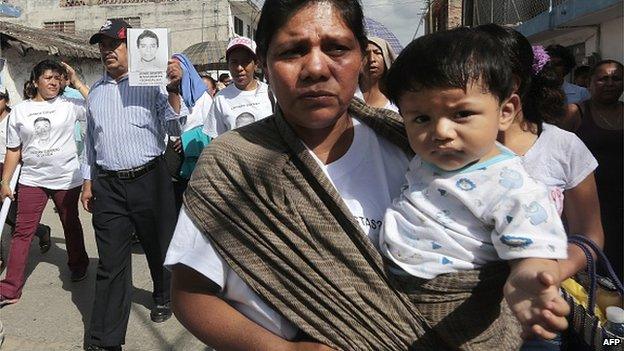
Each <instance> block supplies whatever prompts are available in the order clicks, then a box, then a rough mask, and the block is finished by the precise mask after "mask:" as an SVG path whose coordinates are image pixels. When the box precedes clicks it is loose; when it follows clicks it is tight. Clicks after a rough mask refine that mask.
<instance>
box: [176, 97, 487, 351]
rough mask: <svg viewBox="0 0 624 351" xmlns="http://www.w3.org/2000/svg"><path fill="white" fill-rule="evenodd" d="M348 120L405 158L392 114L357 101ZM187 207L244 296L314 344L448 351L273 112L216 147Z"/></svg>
mask: <svg viewBox="0 0 624 351" xmlns="http://www.w3.org/2000/svg"><path fill="white" fill-rule="evenodd" d="M349 113H350V114H351V115H352V116H354V117H356V118H358V119H360V121H362V122H364V123H366V124H367V125H368V126H370V127H371V128H372V129H373V130H374V131H375V132H376V133H377V134H378V135H381V136H383V137H385V138H387V139H388V140H390V141H392V142H394V143H395V144H397V145H399V146H400V147H402V148H403V149H404V150H405V151H406V152H411V151H409V147H408V143H407V138H406V136H405V132H404V131H403V125H402V122H401V121H400V117H399V116H398V115H397V114H395V113H394V112H391V111H387V110H380V109H374V108H370V107H368V106H366V105H365V104H363V103H362V102H361V101H359V100H357V99H354V100H353V101H352V103H351V105H350V108H349ZM184 203H185V206H186V209H187V211H188V214H189V216H190V217H191V219H192V220H193V222H194V223H195V225H196V226H197V227H198V228H199V229H200V230H201V231H202V232H203V233H205V234H206V235H208V237H209V238H210V240H211V241H212V242H213V244H214V246H215V249H216V250H217V251H218V252H219V254H220V255H221V256H222V257H223V259H224V260H225V261H226V262H227V264H228V265H229V266H230V267H231V268H232V269H233V270H234V271H235V272H236V273H237V274H238V275H239V276H240V277H241V278H242V279H243V280H244V281H245V282H246V283H247V284H248V285H249V286H250V288H251V289H253V290H254V292H256V293H257V294H258V295H259V296H260V298H262V299H263V300H264V301H265V302H267V303H268V304H269V305H270V306H271V307H272V308H274V309H275V310H276V311H278V312H279V313H280V314H281V315H282V316H284V317H285V318H287V319H288V320H289V321H291V322H292V323H294V324H295V325H296V326H297V327H299V328H300V329H302V330H303V331H304V332H305V333H307V334H308V335H310V336H311V337H313V338H315V339H316V340H318V341H319V342H321V343H323V344H326V345H328V346H331V347H334V348H337V349H342V350H389V351H394V350H397V351H398V350H408V349H419V350H422V349H427V350H442V349H446V348H449V347H450V346H449V345H448V344H446V342H445V341H444V340H442V339H440V337H439V336H438V333H437V332H434V331H433V330H432V329H431V328H429V327H428V324H427V322H426V320H425V319H424V318H423V314H421V313H420V312H419V311H418V307H416V305H415V304H413V303H412V302H411V301H410V297H409V296H408V294H406V293H404V292H401V291H399V289H396V288H395V287H393V285H392V284H393V283H392V282H391V279H390V276H389V275H388V273H387V272H386V271H385V270H384V265H383V259H382V257H381V255H380V254H379V252H378V251H377V250H376V249H375V247H374V246H373V245H372V243H371V242H370V241H369V239H368V237H367V236H366V235H365V234H364V232H363V231H362V230H361V229H360V226H359V225H358V224H357V223H356V222H355V220H354V218H353V216H352V215H351V213H350V212H349V209H348V208H347V207H346V205H345V204H344V202H343V201H342V199H341V197H340V195H339V194H338V192H337V191H336V189H335V188H334V187H333V185H332V184H331V182H330V180H329V179H328V178H327V177H326V176H325V174H324V173H323V171H322V170H321V169H320V167H319V166H318V164H317V163H316V162H315V161H314V159H313V158H312V156H311V155H310V154H309V152H308V151H307V149H306V148H305V146H304V145H303V144H302V142H301V141H300V140H299V138H298V137H297V136H296V135H295V133H294V132H293V130H292V129H291V127H290V126H289V125H288V124H287V123H286V121H285V120H284V118H283V117H282V115H281V114H280V112H279V109H278V111H277V113H276V114H275V115H273V116H271V117H268V118H265V119H263V120H262V121H260V122H258V123H254V124H252V125H249V126H246V127H243V128H239V129H236V130H234V131H232V132H229V133H226V134H224V135H222V136H220V137H219V138H217V139H215V140H214V142H213V143H212V144H210V145H209V146H208V147H207V148H206V149H205V150H204V152H203V153H202V155H201V157H200V159H199V162H198V163H197V167H196V168H195V172H194V173H193V176H192V177H191V180H190V183H189V186H188V188H187V191H186V193H185V195H184ZM473 317H475V318H476V317H477V316H473ZM466 327H467V328H469V325H467V326H466Z"/></svg>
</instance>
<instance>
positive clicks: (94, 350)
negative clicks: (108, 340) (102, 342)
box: [85, 345, 121, 351]
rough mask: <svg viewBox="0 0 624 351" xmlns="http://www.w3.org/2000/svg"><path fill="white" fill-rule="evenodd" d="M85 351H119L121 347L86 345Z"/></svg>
mask: <svg viewBox="0 0 624 351" xmlns="http://www.w3.org/2000/svg"><path fill="white" fill-rule="evenodd" d="M85 351H121V346H106V347H103V346H97V345H87V346H85Z"/></svg>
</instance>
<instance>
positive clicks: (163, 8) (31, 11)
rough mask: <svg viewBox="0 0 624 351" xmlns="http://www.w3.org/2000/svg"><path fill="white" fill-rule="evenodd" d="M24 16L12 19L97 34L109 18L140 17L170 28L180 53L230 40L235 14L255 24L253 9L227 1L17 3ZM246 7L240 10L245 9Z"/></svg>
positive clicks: (149, 24) (173, 47) (31, 0)
mask: <svg viewBox="0 0 624 351" xmlns="http://www.w3.org/2000/svg"><path fill="white" fill-rule="evenodd" d="M234 3H236V1H234ZM13 4H15V5H16V6H18V7H20V8H21V9H22V16H21V17H20V18H17V19H10V21H11V22H15V23H20V24H23V25H27V26H30V27H35V28H43V26H44V25H43V23H44V22H56V21H75V23H76V31H77V32H82V33H94V32H96V31H97V30H98V29H99V28H100V26H101V25H102V24H103V23H104V22H105V21H106V19H108V18H125V17H140V18H141V27H144V28H150V27H152V28H156V27H159V28H169V30H170V49H171V50H172V51H173V52H181V51H182V50H184V49H186V48H187V47H189V46H190V45H193V44H196V43H199V42H201V41H202V18H203V39H204V41H208V40H227V39H229V38H231V37H232V36H233V33H234V24H233V17H232V16H233V14H236V15H238V16H239V17H241V19H243V22H244V26H245V28H246V26H247V25H248V24H252V21H251V17H250V16H249V13H250V12H251V11H250V10H240V9H238V8H232V9H231V8H230V2H229V1H228V0H203V1H202V0H181V1H172V2H167V1H163V2H145V3H138V4H133V3H128V4H114V5H94V6H74V7H60V6H59V0H14V1H13ZM243 5H244V4H241V5H239V6H238V7H240V8H243V9H244V8H246V6H243Z"/></svg>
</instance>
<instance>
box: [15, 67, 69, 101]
mask: <svg viewBox="0 0 624 351" xmlns="http://www.w3.org/2000/svg"><path fill="white" fill-rule="evenodd" d="M48 70H50V71H52V72H57V73H58V74H60V75H67V71H65V67H63V66H62V65H61V64H60V62H58V61H54V60H43V61H41V62H39V63H38V64H36V65H35V67H33V69H32V71H30V79H29V80H28V82H26V83H24V97H28V98H29V99H32V98H34V97H35V96H37V87H36V86H35V82H36V81H37V80H39V77H41V76H42V75H43V74H44V73H45V71H48ZM59 94H60V92H59Z"/></svg>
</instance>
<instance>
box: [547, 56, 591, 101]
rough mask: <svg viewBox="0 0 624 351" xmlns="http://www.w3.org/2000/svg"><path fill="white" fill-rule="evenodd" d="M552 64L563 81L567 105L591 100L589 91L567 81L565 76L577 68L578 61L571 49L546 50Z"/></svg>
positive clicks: (562, 85)
mask: <svg viewBox="0 0 624 351" xmlns="http://www.w3.org/2000/svg"><path fill="white" fill-rule="evenodd" d="M546 51H547V52H548V55H550V62H551V64H552V65H553V67H554V69H555V72H556V73H557V75H558V76H559V79H560V81H561V89H562V90H563V92H564V94H565V97H566V101H565V102H566V104H576V103H581V102H583V101H585V100H587V99H589V98H590V95H589V91H588V90H587V89H585V88H583V87H581V86H578V85H576V84H572V83H570V82H566V81H565V76H567V75H568V74H570V72H572V69H574V67H576V59H575V58H574V55H572V52H571V51H570V49H568V48H566V47H563V46H561V45H550V46H548V47H547V48H546Z"/></svg>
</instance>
